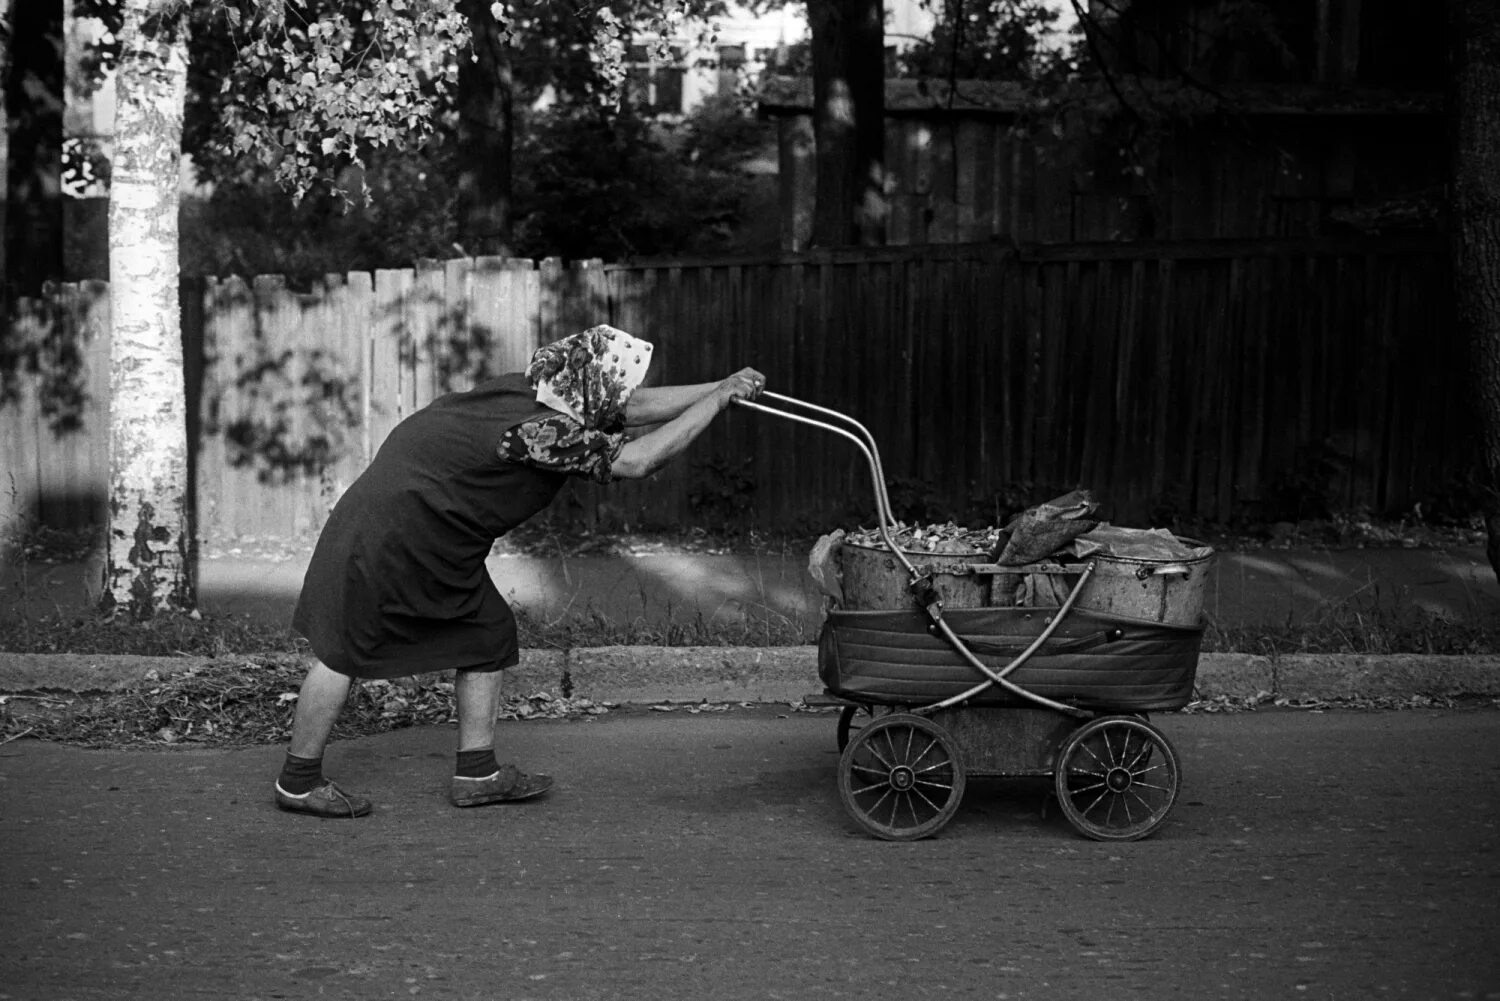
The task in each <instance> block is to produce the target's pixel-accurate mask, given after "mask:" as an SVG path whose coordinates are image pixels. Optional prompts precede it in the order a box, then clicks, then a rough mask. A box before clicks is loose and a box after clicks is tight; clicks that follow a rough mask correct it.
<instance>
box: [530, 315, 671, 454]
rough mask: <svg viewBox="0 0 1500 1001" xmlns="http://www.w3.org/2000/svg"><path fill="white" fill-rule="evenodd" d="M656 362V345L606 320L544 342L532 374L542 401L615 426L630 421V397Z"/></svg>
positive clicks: (600, 426)
mask: <svg viewBox="0 0 1500 1001" xmlns="http://www.w3.org/2000/svg"><path fill="white" fill-rule="evenodd" d="M650 365H651V345H650V344H648V343H647V342H645V341H643V340H640V339H638V338H635V337H631V336H630V335H629V334H627V333H625V331H623V330H616V329H615V328H614V327H611V326H607V325H605V324H602V323H601V324H600V325H599V326H597V327H590V328H589V329H588V330H585V331H584V332H583V333H581V334H573V335H572V336H571V337H564V338H563V339H562V340H560V341H554V342H553V343H551V344H548V345H545V346H544V347H540V348H538V349H537V350H536V353H535V354H533V355H532V356H531V364H530V365H529V366H527V368H526V378H527V379H528V380H530V382H531V384H532V385H533V386H535V387H536V399H537V402H538V403H541V404H545V405H546V406H549V407H551V408H552V409H553V410H556V411H558V412H559V413H564V414H567V415H568V416H569V417H571V418H573V419H574V420H576V421H577V422H578V423H580V424H582V425H583V426H584V427H586V428H590V429H593V430H606V429H608V430H613V429H617V428H619V427H620V426H621V425H623V424H624V422H625V403H626V401H628V400H629V399H630V394H631V393H633V392H634V391H635V389H636V387H637V386H639V385H640V384H641V381H642V380H643V379H645V378H646V369H647V368H648V367H649V366H650Z"/></svg>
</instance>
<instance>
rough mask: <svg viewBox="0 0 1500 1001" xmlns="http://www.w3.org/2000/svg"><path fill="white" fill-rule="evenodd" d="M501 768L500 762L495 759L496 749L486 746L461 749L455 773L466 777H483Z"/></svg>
mask: <svg viewBox="0 0 1500 1001" xmlns="http://www.w3.org/2000/svg"><path fill="white" fill-rule="evenodd" d="M499 770H500V763H499V762H497V761H496V760H495V749H494V748H493V747H486V748H483V749H482V750H478V751H459V752H458V765H457V767H456V768H454V770H453V774H454V775H461V776H463V777H464V778H466V779H482V778H484V777H485V776H487V775H493V774H495V773H496V772H498V771H499Z"/></svg>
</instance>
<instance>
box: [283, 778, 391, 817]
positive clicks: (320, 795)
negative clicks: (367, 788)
mask: <svg viewBox="0 0 1500 1001" xmlns="http://www.w3.org/2000/svg"><path fill="white" fill-rule="evenodd" d="M276 805H277V806H279V807H280V808H281V809H283V810H290V811H291V812H293V813H310V814H312V815H313V816H315V817H350V818H352V817H363V816H364V815H365V814H367V813H369V812H370V801H369V800H367V799H365V798H364V797H362V796H351V795H349V794H348V793H346V792H345V791H344V790H342V789H340V788H339V787H338V786H337V785H335V784H334V783H332V782H324V783H323V784H322V785H320V786H318V787H317V788H315V789H311V790H309V791H308V792H305V793H303V794H302V795H300V796H297V795H293V794H292V793H289V792H287V791H286V790H285V789H283V788H281V783H280V782H278V783H276Z"/></svg>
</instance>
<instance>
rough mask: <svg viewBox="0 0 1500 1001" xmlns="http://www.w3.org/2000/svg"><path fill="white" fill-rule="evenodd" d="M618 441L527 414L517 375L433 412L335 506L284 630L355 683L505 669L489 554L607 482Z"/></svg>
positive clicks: (408, 426) (513, 649) (435, 405)
mask: <svg viewBox="0 0 1500 1001" xmlns="http://www.w3.org/2000/svg"><path fill="white" fill-rule="evenodd" d="M622 430H623V429H614V428H611V429H608V431H595V430H588V429H585V428H584V427H583V426H582V425H580V424H579V423H578V422H576V421H574V420H572V419H571V418H568V417H566V416H563V415H561V414H558V413H557V412H556V411H553V410H551V409H549V408H547V407H545V406H543V405H542V404H539V403H537V402H536V399H535V392H534V391H533V390H532V389H531V387H530V385H529V384H528V382H527V381H526V378H525V376H522V375H507V376H501V377H499V378H497V379H491V380H489V381H487V382H483V383H480V384H479V385H477V386H475V387H474V388H473V389H472V390H469V391H467V392H462V393H450V394H448V395H446V396H443V397H440V398H438V399H436V400H434V401H433V402H432V403H431V404H429V405H428V406H426V407H424V408H423V409H422V410H419V411H417V412H416V413H415V414H412V415H411V416H410V417H408V418H407V419H406V420H404V421H402V422H401V423H400V424H398V425H397V426H396V427H395V428H394V429H393V430H392V431H391V433H390V435H389V437H388V438H387V439H386V441H385V443H384V444H383V445H381V447H380V449H379V451H378V452H377V453H376V455H375V458H374V460H373V461H372V462H371V463H370V465H369V467H368V468H367V469H366V470H365V471H364V473H362V474H361V475H360V476H359V478H358V479H356V480H355V481H354V483H353V484H352V485H351V486H350V487H349V489H348V490H347V491H346V492H345V493H344V495H343V497H341V498H340V499H339V501H338V503H337V504H335V505H334V508H333V511H332V512H331V513H330V514H329V516H328V522H327V524H325V525H324V526H323V530H322V532H321V534H320V535H319V536H318V543H317V546H316V547H315V549H314V551H313V556H312V561H311V562H310V563H309V564H308V568H307V574H306V576H305V577H304V579H303V583H302V593H301V596H300V597H299V598H298V601H297V609H296V611H295V613H294V614H293V616H292V625H293V628H295V629H296V630H297V631H298V632H299V633H301V634H302V635H303V636H305V637H306V638H307V640H308V643H309V644H310V645H311V647H312V651H313V653H314V654H315V655H316V656H317V657H318V659H319V660H321V661H322V662H323V663H324V664H326V665H328V666H329V667H330V668H332V669H333V670H335V671H338V672H339V673H340V674H347V675H350V676H352V677H356V678H394V677H400V676H402V675H409V674H419V673H424V672H428V671H444V670H453V669H459V670H481V671H492V670H498V669H500V668H504V667H510V666H512V665H514V664H515V663H516V662H517V659H518V655H519V648H518V645H517V641H516V622H515V617H514V616H513V615H512V614H511V610H510V606H509V605H507V604H506V602H505V599H504V598H502V597H501V596H500V592H499V591H498V590H496V588H495V585H494V584H493V583H492V582H491V580H490V576H489V572H488V570H487V569H486V567H485V559H486V558H487V557H488V556H489V552H490V547H491V545H492V543H493V542H494V540H495V539H497V538H499V537H500V536H502V535H504V534H505V533H506V532H508V531H510V530H511V529H512V528H514V527H516V526H517V525H519V524H521V523H522V522H524V521H525V520H526V519H528V518H530V517H531V516H532V515H534V514H536V513H537V512H538V511H540V510H541V509H542V508H544V507H546V506H547V504H548V503H549V502H551V500H552V498H553V497H554V496H556V494H557V492H558V490H559V489H560V488H561V487H562V485H563V483H564V481H565V480H566V479H567V477H568V476H570V475H586V476H591V477H593V478H595V479H598V480H601V481H604V482H607V481H608V479H609V467H610V464H611V462H612V461H613V459H614V457H615V456H616V455H618V454H619V450H620V447H621V445H622V444H623V441H624V437H623V434H621V433H619V432H620V431H622Z"/></svg>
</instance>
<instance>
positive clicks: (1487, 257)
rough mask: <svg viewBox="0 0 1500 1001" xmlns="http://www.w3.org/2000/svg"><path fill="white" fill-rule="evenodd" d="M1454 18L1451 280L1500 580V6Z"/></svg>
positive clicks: (1458, 1) (1458, 5) (1454, 6)
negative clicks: (1466, 353) (1469, 364)
mask: <svg viewBox="0 0 1500 1001" xmlns="http://www.w3.org/2000/svg"><path fill="white" fill-rule="evenodd" d="M1449 14H1450V17H1449V22H1448V24H1449V29H1450V30H1449V38H1450V39H1452V41H1451V43H1450V44H1451V45H1452V50H1451V52H1450V71H1449V78H1450V87H1449V114H1450V115H1451V116H1452V117H1451V124H1452V128H1451V134H1452V144H1453V146H1452V157H1453V187H1452V212H1453V275H1454V281H1455V285H1456V287H1455V293H1456V299H1457V305H1458V321H1459V327H1460V330H1461V332H1462V334H1463V336H1464V337H1465V338H1466V339H1467V341H1468V343H1469V345H1470V346H1471V354H1470V357H1472V359H1473V377H1474V392H1475V395H1476V407H1475V409H1476V412H1477V413H1478V415H1479V424H1480V444H1481V448H1482V450H1483V453H1484V465H1485V472H1486V474H1487V475H1488V480H1489V483H1488V487H1489V493H1488V503H1487V505H1486V510H1485V512H1484V515H1485V527H1486V529H1487V530H1488V536H1489V544H1488V546H1487V548H1486V552H1487V555H1488V557H1489V561H1490V566H1491V568H1493V570H1494V571H1495V576H1496V579H1497V580H1500V5H1497V4H1496V3H1495V0H1449Z"/></svg>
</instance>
